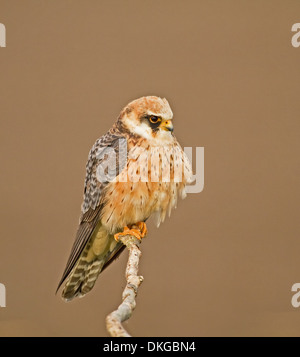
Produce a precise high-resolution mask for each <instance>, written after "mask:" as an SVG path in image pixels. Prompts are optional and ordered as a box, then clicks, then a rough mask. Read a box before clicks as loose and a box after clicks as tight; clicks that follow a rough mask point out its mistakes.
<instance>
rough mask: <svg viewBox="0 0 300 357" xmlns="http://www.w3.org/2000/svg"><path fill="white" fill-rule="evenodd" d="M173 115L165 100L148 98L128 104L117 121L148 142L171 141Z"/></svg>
mask: <svg viewBox="0 0 300 357" xmlns="http://www.w3.org/2000/svg"><path fill="white" fill-rule="evenodd" d="M172 118H173V113H172V110H171V108H170V105H169V103H168V101H167V100H166V99H165V98H163V99H162V98H160V97H155V96H148V97H142V98H139V99H136V100H134V101H132V102H130V103H129V104H128V105H127V106H126V107H125V108H124V109H123V110H122V112H121V115H120V117H119V120H121V121H122V123H123V124H124V125H125V127H126V128H127V129H128V130H129V131H130V132H131V133H133V134H135V135H139V136H141V137H144V138H146V139H148V140H150V141H153V140H155V141H162V142H164V141H169V140H173V139H174V138H173V123H172Z"/></svg>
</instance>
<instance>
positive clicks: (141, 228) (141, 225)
mask: <svg viewBox="0 0 300 357" xmlns="http://www.w3.org/2000/svg"><path fill="white" fill-rule="evenodd" d="M132 227H137V228H138V229H136V228H132ZM146 234H147V226H146V223H145V222H137V223H136V224H132V225H131V226H130V228H128V227H127V226H125V227H124V229H123V232H119V233H116V234H115V235H114V238H115V240H116V241H117V242H119V240H120V237H121V236H127V235H133V236H135V237H136V238H137V239H138V240H141V239H142V238H144V237H145V235H146Z"/></svg>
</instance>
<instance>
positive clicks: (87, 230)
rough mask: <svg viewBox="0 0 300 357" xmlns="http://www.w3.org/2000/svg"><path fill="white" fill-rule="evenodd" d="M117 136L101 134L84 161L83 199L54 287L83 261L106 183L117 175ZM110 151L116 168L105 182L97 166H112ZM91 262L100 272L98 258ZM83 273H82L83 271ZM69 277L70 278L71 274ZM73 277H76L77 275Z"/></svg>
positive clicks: (102, 201) (118, 145) (95, 224)
mask: <svg viewBox="0 0 300 357" xmlns="http://www.w3.org/2000/svg"><path fill="white" fill-rule="evenodd" d="M119 139H123V140H125V139H124V138H123V137H122V136H121V135H120V134H118V133H117V134H116V133H111V132H108V133H107V134H106V135H104V136H103V137H101V138H100V139H98V140H97V141H96V142H95V144H94V146H93V147H92V149H91V150H90V152H89V157H88V161H87V164H86V177H85V183H84V200H83V204H82V207H81V216H80V222H79V227H78V231H77V234H76V237H75V241H74V244H73V247H72V250H71V254H70V257H69V259H68V262H67V265H66V268H65V271H64V273H63V276H62V278H61V280H60V282H59V284H58V288H57V290H58V289H59V288H60V286H61V285H62V284H63V282H64V281H65V280H66V279H67V277H68V276H69V275H70V273H71V272H72V270H74V271H75V268H76V270H78V265H80V262H81V261H82V259H83V261H84V253H85V252H87V248H88V247H87V244H88V242H89V240H90V238H91V236H92V234H93V231H94V229H95V228H96V226H97V224H98V222H99V220H100V219H101V209H102V207H103V204H104V203H105V202H104V192H105V187H106V185H107V184H108V182H109V180H111V179H113V176H112V175H113V174H114V175H115V176H117V175H118V174H119V157H120V155H119V149H120V148H121V149H122V146H120V143H119ZM121 141H122V140H121ZM125 142H126V140H125ZM124 149H125V146H124V145H123V149H122V151H123V150H124ZM126 149H127V144H126ZM111 150H114V152H115V153H116V160H115V163H116V165H115V166H116V170H115V171H114V172H111V171H110V172H108V179H107V181H105V180H104V181H101V182H100V181H99V180H98V178H97V170H98V169H99V167H100V168H101V167H104V168H106V167H112V163H111V162H110V160H111V157H112V155H111V153H112V151H111ZM120 154H121V153H120ZM126 159H127V157H126ZM122 166H123V165H122ZM118 248H119V249H120V246H118ZM83 261H82V262H83ZM104 263H106V261H104V262H103V264H102V266H103V265H104ZM94 265H98V271H99V273H100V271H101V268H102V266H101V263H99V261H98V263H94ZM90 269H92V270H95V266H94V267H92V266H91V267H90ZM74 271H73V273H74ZM80 272H83V270H82V271H81V270H80V269H79V270H78V274H79V273H80ZM99 273H98V274H99ZM76 274H77V273H76ZM83 276H85V274H84V275H83ZM97 276H98V275H97ZM70 278H71V279H72V277H70ZM73 278H74V279H75V278H76V276H75V277H73ZM77 280H78V279H77ZM69 282H70V281H69V279H68V283H69ZM77 284H79V286H80V284H82V280H81V281H80V282H79V280H78V282H77ZM79 286H78V287H76V285H74V286H73V289H72V290H73V291H76V288H79ZM74 288H75V289H74ZM57 290H56V291H57Z"/></svg>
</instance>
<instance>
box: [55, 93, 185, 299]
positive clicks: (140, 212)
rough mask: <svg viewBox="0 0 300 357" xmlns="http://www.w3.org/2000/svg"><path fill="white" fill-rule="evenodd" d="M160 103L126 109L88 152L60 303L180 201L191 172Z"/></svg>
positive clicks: (82, 289) (79, 292)
mask: <svg viewBox="0 0 300 357" xmlns="http://www.w3.org/2000/svg"><path fill="white" fill-rule="evenodd" d="M172 119H173V113H172V110H171V108H170V105H169V103H168V101H167V100H166V99H165V98H160V97H156V96H147V97H142V98H139V99H136V100H134V101H132V102H130V103H129V104H128V105H127V106H126V107H125V108H123V110H122V111H121V113H120V115H119V117H118V119H117V120H116V122H115V123H114V124H113V126H112V127H111V129H110V130H109V131H108V132H107V133H106V134H105V135H104V136H102V137H101V138H99V139H98V140H97V141H96V142H95V144H94V145H93V147H92V149H91V150H90V152H89V156H88V161H87V164H86V177H85V183H84V199H83V203H82V206H81V215H80V220H79V227H78V230H77V234H76V237H75V241H74V244H73V247H72V250H71V254H70V257H69V259H68V261H67V265H66V268H65V271H64V273H63V276H62V278H61V280H60V282H59V285H58V288H57V290H58V289H59V288H60V287H61V285H62V284H63V283H65V284H64V288H63V290H62V298H63V299H64V300H66V301H69V300H72V299H73V298H74V297H82V296H84V295H86V294H87V293H88V292H89V291H90V290H91V289H92V288H93V286H94V284H95V282H96V280H97V278H98V276H99V274H100V272H101V271H103V270H104V269H105V268H106V267H107V266H108V265H109V264H110V263H111V262H112V261H113V260H114V259H115V258H116V257H117V256H118V255H119V254H120V253H121V252H122V251H123V249H124V247H125V246H124V245H123V243H122V242H120V240H119V239H120V236H122V235H128V234H131V235H134V236H136V237H137V238H138V239H141V238H143V237H144V236H145V235H146V233H147V227H146V223H145V222H146V220H147V219H148V218H149V217H150V216H154V217H155V219H156V221H157V225H158V226H159V224H160V223H161V222H163V221H164V219H165V216H166V214H167V213H168V214H169V215H170V213H171V210H172V208H174V207H176V204H177V197H178V196H179V197H181V198H184V197H185V196H186V192H185V186H186V184H188V183H190V182H191V181H192V168H191V164H190V162H189V160H188V159H187V156H186V155H185V153H184V151H183V150H182V148H181V146H180V145H179V143H178V141H177V140H176V138H175V136H174V133H173V120H172Z"/></svg>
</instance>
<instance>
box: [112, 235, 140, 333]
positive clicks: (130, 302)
mask: <svg viewBox="0 0 300 357" xmlns="http://www.w3.org/2000/svg"><path fill="white" fill-rule="evenodd" d="M120 241H121V242H122V243H123V244H125V245H126V247H127V249H128V251H129V257H128V262H127V266H126V275H125V276H126V281H127V284H126V287H125V289H124V291H123V294H122V303H121V305H120V306H119V307H118V308H117V310H115V311H113V312H112V313H110V314H109V315H108V316H107V317H106V328H107V330H108V332H109V334H110V335H111V336H112V337H131V336H130V335H129V333H128V332H127V331H126V330H125V329H124V327H123V326H122V322H123V321H126V320H128V319H129V318H130V317H131V315H132V313H133V310H134V309H135V306H136V302H135V297H136V295H137V292H138V288H139V286H140V285H141V283H142V281H143V277H142V276H139V275H138V268H139V259H140V256H141V254H142V253H141V251H140V249H139V245H140V241H139V240H138V239H137V238H136V237H134V236H131V235H126V236H121V237H120Z"/></svg>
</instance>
